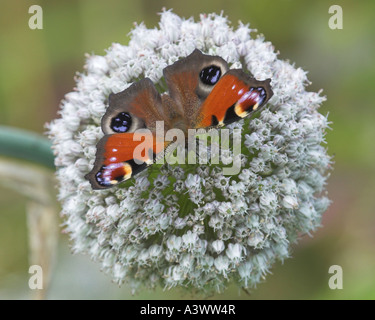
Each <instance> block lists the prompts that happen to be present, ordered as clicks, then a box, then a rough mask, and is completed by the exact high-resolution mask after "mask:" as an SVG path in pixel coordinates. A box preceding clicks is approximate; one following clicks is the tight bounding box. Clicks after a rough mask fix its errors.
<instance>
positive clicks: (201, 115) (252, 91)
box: [194, 69, 273, 128]
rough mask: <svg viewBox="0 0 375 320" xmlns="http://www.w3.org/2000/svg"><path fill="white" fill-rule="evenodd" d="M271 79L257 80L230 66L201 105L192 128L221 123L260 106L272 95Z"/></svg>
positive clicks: (241, 115) (240, 116)
mask: <svg viewBox="0 0 375 320" xmlns="http://www.w3.org/2000/svg"><path fill="white" fill-rule="evenodd" d="M270 81H271V80H270V79H267V80H265V81H258V80H256V79H255V78H253V77H251V76H250V75H248V74H247V73H245V72H243V71H242V70H240V69H232V70H229V71H228V72H227V73H226V74H224V75H223V76H222V77H221V79H220V80H219V81H218V83H217V84H216V85H215V86H214V88H213V89H212V91H211V92H210V94H209V95H208V97H207V98H206V99H205V101H204V102H203V103H202V105H201V106H200V109H199V111H198V115H197V118H196V120H195V123H194V128H207V127H211V126H223V125H226V124H229V123H231V122H234V121H238V120H240V119H241V118H244V117H246V116H248V115H251V114H252V113H254V112H255V111H256V110H260V109H261V108H262V107H263V106H264V105H265V104H266V103H267V102H268V100H269V99H270V98H271V97H272V95H273V92H272V89H271V86H270Z"/></svg>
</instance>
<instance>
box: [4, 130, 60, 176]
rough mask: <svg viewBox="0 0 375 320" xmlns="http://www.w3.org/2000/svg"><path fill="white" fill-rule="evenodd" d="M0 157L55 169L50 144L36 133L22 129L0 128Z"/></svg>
mask: <svg viewBox="0 0 375 320" xmlns="http://www.w3.org/2000/svg"><path fill="white" fill-rule="evenodd" d="M0 156H8V157H13V158H16V159H21V160H26V161H31V162H34V163H37V164H40V165H42V166H45V167H47V168H51V169H54V168H55V165H54V155H53V152H52V149H51V142H50V141H49V140H48V139H47V138H45V137H43V136H41V135H39V134H37V133H34V132H30V131H27V130H23V129H16V128H12V127H7V126H0Z"/></svg>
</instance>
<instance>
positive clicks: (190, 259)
mask: <svg viewBox="0 0 375 320" xmlns="http://www.w3.org/2000/svg"><path fill="white" fill-rule="evenodd" d="M253 31H254V30H252V29H250V28H249V26H248V25H244V24H242V23H240V24H239V26H238V27H237V28H233V27H232V26H231V25H230V23H229V21H228V20H227V18H226V17H224V16H223V15H216V14H210V15H201V17H200V21H198V22H194V20H193V19H192V18H190V19H187V20H186V19H183V18H180V17H178V16H177V15H175V14H174V13H172V12H171V11H164V12H162V13H161V22H160V24H159V28H155V29H147V28H146V27H145V25H144V24H140V25H137V26H136V27H135V28H134V30H133V31H132V32H131V34H130V36H131V40H130V42H129V45H121V44H117V43H116V44H113V45H112V46H111V47H110V48H109V49H108V50H107V53H106V55H105V56H96V55H90V56H87V60H86V64H85V72H84V73H83V74H81V75H80V76H79V77H78V79H77V84H76V90H75V91H73V92H71V93H69V94H67V95H66V96H65V99H64V100H63V102H62V104H61V110H60V115H61V117H60V118H59V119H56V120H55V121H53V122H52V123H50V125H49V134H50V137H51V139H52V141H53V145H54V152H55V155H56V160H55V164H56V166H57V167H58V169H57V178H58V180H59V199H60V201H61V203H62V215H63V218H64V220H65V229H66V232H68V233H69V234H70V237H71V240H72V246H73V251H75V252H80V253H86V254H89V255H90V256H91V258H92V259H93V260H95V261H98V262H99V263H101V266H102V269H103V270H104V271H105V272H108V273H110V274H111V275H112V276H113V279H114V280H115V281H116V282H118V283H124V282H127V283H128V284H129V285H130V286H131V287H132V288H133V290H140V288H141V287H142V286H146V287H149V288H154V287H155V286H156V285H160V286H161V287H164V288H168V289H169V288H173V287H177V286H178V287H185V288H187V289H192V288H195V289H198V290H201V291H200V292H207V293H210V292H211V291H218V292H221V291H222V290H223V289H224V288H225V287H226V286H227V285H228V284H229V282H230V281H235V282H237V284H238V285H239V286H242V287H245V288H248V287H254V286H255V285H256V284H257V283H258V282H259V281H260V280H261V279H262V278H263V277H264V275H265V274H266V273H267V272H268V271H269V269H270V268H271V266H272V265H273V263H274V262H275V261H276V260H283V259H285V258H287V257H288V256H289V245H290V242H293V241H295V239H297V238H298V235H299V234H301V233H310V232H311V231H313V230H314V229H315V228H316V227H317V226H319V225H320V218H321V215H322V214H323V212H324V211H325V210H326V209H327V207H328V205H329V200H328V199H327V198H326V197H325V196H324V195H322V192H323V191H324V188H325V184H326V179H327V176H328V175H327V170H328V169H329V168H330V157H329V156H328V155H327V152H326V148H325V147H324V146H322V144H323V143H324V142H325V141H324V137H325V131H326V129H327V128H328V120H327V118H326V117H325V116H323V115H321V114H320V113H319V112H318V108H319V106H320V104H321V103H322V102H323V101H324V100H325V98H324V97H322V96H321V95H320V93H314V92H308V91H306V89H305V87H306V85H307V84H308V80H307V77H306V72H305V71H303V70H302V69H300V68H295V67H294V66H293V65H291V64H289V63H288V62H286V61H282V60H279V59H277V53H276V52H275V50H274V48H273V46H272V44H271V43H270V42H266V41H265V40H264V38H263V37H259V36H258V37H254V36H253V34H251V32H253ZM196 48H197V49H199V50H201V51H202V52H204V53H206V54H211V55H220V56H221V57H223V58H224V59H225V60H226V61H228V63H229V64H230V67H231V68H242V69H243V70H244V71H245V72H250V73H252V74H253V75H254V77H256V78H257V79H259V80H264V79H266V78H271V80H272V82H271V86H272V90H273V92H274V96H273V97H272V99H271V100H270V101H269V103H268V105H267V106H266V108H265V109H263V111H261V112H260V114H259V113H258V114H256V115H255V116H254V117H253V118H252V119H245V120H241V121H239V122H236V123H234V124H232V125H230V126H228V128H229V129H230V130H232V131H231V132H233V129H235V128H237V129H238V128H239V129H242V140H241V169H240V172H239V173H238V174H236V175H233V176H224V175H223V173H222V167H223V166H225V163H231V162H232V160H233V154H232V151H231V150H226V151H225V150H221V151H222V152H221V155H220V158H221V160H222V162H221V164H219V165H214V164H210V163H208V164H207V165H201V164H200V165H198V164H197V165H178V164H176V165H164V166H162V165H156V164H155V165H153V166H151V167H149V168H148V169H146V170H145V171H143V172H142V173H140V174H139V175H137V176H135V177H134V179H130V180H129V181H127V182H126V183H123V184H121V185H119V186H118V187H115V188H111V189H108V190H99V191H94V190H92V189H91V186H90V184H89V183H88V181H86V180H85V179H84V176H85V174H87V173H88V171H89V170H90V169H91V168H92V165H93V163H94V160H95V153H96V143H97V142H98V141H99V139H100V138H101V137H102V136H103V132H102V131H101V128H100V121H101V117H102V116H103V114H104V113H105V110H106V108H107V107H108V96H109V94H110V93H112V92H113V93H118V92H120V91H122V90H124V89H126V88H128V87H129V86H130V85H131V84H132V83H133V82H135V81H137V80H139V79H141V78H144V77H149V78H150V79H151V80H152V81H154V83H155V85H156V87H157V89H158V90H159V91H160V92H163V91H165V90H166V88H165V85H164V84H163V79H162V71H163V69H164V68H165V67H166V66H168V65H170V64H172V63H173V62H175V61H177V60H178V59H180V58H183V57H186V56H187V55H189V54H190V53H191V52H192V51H193V50H194V49H196ZM242 63H243V64H242ZM209 153H210V147H208V149H207V154H209ZM223 162H225V163H224V164H223ZM202 290H203V291H202Z"/></svg>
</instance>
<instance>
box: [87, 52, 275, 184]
mask: <svg viewBox="0 0 375 320" xmlns="http://www.w3.org/2000/svg"><path fill="white" fill-rule="evenodd" d="M163 75H164V79H165V81H166V84H167V86H168V89H169V92H168V93H164V94H162V95H160V94H159V92H158V91H157V89H156V88H155V86H154V84H153V82H152V81H151V80H150V79H149V78H144V79H142V80H140V81H138V82H135V83H133V84H132V85H131V86H130V87H129V88H127V89H125V90H124V91H122V92H119V93H116V94H113V93H112V94H110V96H109V107H108V109H107V111H106V113H105V114H104V116H103V118H102V121H101V127H102V130H103V133H104V134H105V135H104V137H103V138H102V139H101V140H100V141H99V143H98V144H97V152H96V159H95V163H94V167H93V169H92V170H91V172H90V173H88V174H87V175H86V176H85V177H86V178H87V179H88V180H89V181H90V183H91V186H92V188H93V189H106V188H109V187H112V186H114V185H117V184H118V183H120V182H122V181H124V180H127V179H129V178H131V177H133V176H134V175H135V174H137V173H139V172H140V171H142V170H144V169H145V168H146V167H147V166H148V165H150V164H152V163H153V162H154V156H155V155H157V154H159V153H160V152H162V151H164V150H165V148H167V146H168V144H170V142H168V141H164V137H160V136H157V134H156V132H157V130H156V126H157V122H160V121H163V122H162V123H163V126H164V128H163V129H165V130H169V129H172V128H178V129H180V130H182V131H183V132H184V133H187V131H188V129H199V128H209V127H221V126H224V125H226V124H229V123H231V122H234V121H238V120H240V119H242V118H244V117H246V116H249V115H251V114H253V113H254V111H255V110H259V109H260V108H262V107H263V106H264V105H265V104H266V103H267V101H268V100H269V99H270V98H271V97H272V95H273V92H272V89H271V86H270V82H271V80H270V79H266V80H264V81H258V80H256V79H255V78H253V77H251V76H250V75H249V74H247V73H245V72H243V71H242V70H241V69H229V66H228V63H227V62H226V61H225V60H224V59H223V58H221V57H219V56H210V55H205V54H203V53H202V52H201V51H199V50H198V49H196V50H194V51H193V52H192V53H191V54H190V55H189V56H187V57H186V58H183V59H181V60H178V61H177V62H175V63H174V64H172V65H170V66H168V67H166V68H165V69H164V70H163ZM142 128H144V129H148V131H147V132H148V134H149V135H150V138H151V140H150V141H152V144H151V145H150V149H149V152H144V154H143V156H142V157H138V158H137V159H135V156H134V151H135V149H136V148H137V146H139V145H140V143H141V141H142V136H143V137H145V134H144V133H143V134H142V133H140V132H139V129H142Z"/></svg>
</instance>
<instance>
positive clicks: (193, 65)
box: [163, 49, 229, 128]
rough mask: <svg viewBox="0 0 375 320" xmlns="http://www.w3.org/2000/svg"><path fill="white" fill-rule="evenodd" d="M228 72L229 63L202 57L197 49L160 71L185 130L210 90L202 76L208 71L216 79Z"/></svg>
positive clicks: (208, 56) (207, 56) (211, 57)
mask: <svg viewBox="0 0 375 320" xmlns="http://www.w3.org/2000/svg"><path fill="white" fill-rule="evenodd" d="M228 69H229V67H228V64H227V62H226V61H225V60H224V59H223V58H221V57H219V56H210V55H205V54H203V53H202V52H201V51H199V50H197V49H196V50H194V51H193V52H192V53H191V54H190V55H189V56H187V57H186V58H184V59H181V60H179V61H177V62H175V63H174V64H172V65H170V66H168V67H166V68H165V69H164V70H163V72H164V78H165V81H166V83H167V85H168V89H169V97H170V100H172V101H174V103H175V105H176V107H175V108H177V109H178V110H179V111H178V112H179V113H180V114H182V116H183V119H184V121H185V122H186V127H188V128H193V123H194V121H195V119H196V117H197V114H198V111H199V109H200V107H201V105H202V102H203V101H204V100H205V99H206V98H207V96H208V95H209V94H210V92H211V90H212V87H213V85H212V84H211V83H209V81H208V82H207V81H206V83H205V82H203V81H201V76H202V77H204V76H205V75H206V74H209V73H210V72H211V74H213V75H214V76H216V77H217V79H219V78H220V76H221V75H223V74H225V73H226V72H227V70H228Z"/></svg>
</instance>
